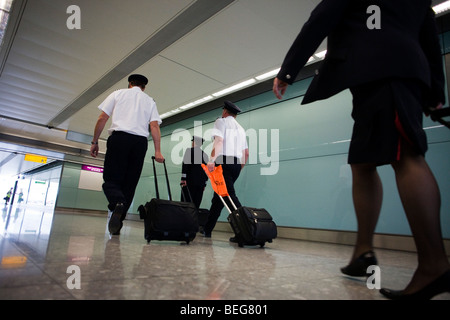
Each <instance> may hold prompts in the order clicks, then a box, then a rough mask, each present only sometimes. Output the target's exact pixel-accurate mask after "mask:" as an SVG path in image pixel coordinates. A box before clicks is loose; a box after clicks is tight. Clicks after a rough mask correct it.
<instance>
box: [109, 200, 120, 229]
mask: <svg viewBox="0 0 450 320" xmlns="http://www.w3.org/2000/svg"><path fill="white" fill-rule="evenodd" d="M123 209H124V207H123V204H122V203H118V204H117V205H116V208H115V209H114V211H113V213H112V215H111V218H109V223H108V230H109V233H111V234H117V232H120V229H121V228H122V213H123ZM119 234H120V233H119Z"/></svg>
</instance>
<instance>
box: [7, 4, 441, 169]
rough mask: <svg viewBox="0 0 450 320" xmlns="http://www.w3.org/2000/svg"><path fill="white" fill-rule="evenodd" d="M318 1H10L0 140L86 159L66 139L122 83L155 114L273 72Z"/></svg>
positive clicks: (86, 128) (88, 131)
mask: <svg viewBox="0 0 450 320" xmlns="http://www.w3.org/2000/svg"><path fill="white" fill-rule="evenodd" d="M319 2H320V1H319V0H276V1H275V0H235V1H233V0H197V1H194V0H135V1H123V0H95V1H93V0H57V1H56V0H15V3H14V7H13V12H12V13H11V15H12V16H13V18H11V22H14V19H17V24H16V26H17V28H15V29H14V28H13V27H8V29H7V37H9V38H8V39H10V41H9V43H10V46H8V48H9V52H5V50H6V49H5V47H6V46H3V47H2V52H0V53H1V55H0V58H1V57H4V58H5V60H4V65H3V66H4V67H3V70H2V72H1V74H0V141H1V140H5V137H8V138H10V137H20V139H19V138H17V139H16V138H15V139H16V141H15V143H16V144H20V143H22V142H23V144H27V145H29V144H30V143H32V144H33V142H34V141H35V142H36V145H35V146H36V147H39V148H42V149H48V150H50V149H53V148H54V146H55V145H58V146H62V147H71V148H73V149H74V150H76V149H79V150H82V151H81V153H83V152H84V153H86V152H87V151H88V150H89V148H90V145H89V144H85V143H79V142H73V141H70V140H67V139H66V131H67V130H68V131H73V132H75V133H81V134H84V135H92V134H93V130H94V126H95V123H96V121H97V118H98V115H99V110H98V109H97V106H98V105H99V104H100V103H101V102H102V101H103V99H105V98H106V96H107V95H108V94H110V93H111V92H112V91H114V90H116V89H121V88H125V87H126V86H127V77H128V75H129V74H131V73H142V74H144V75H146V76H147V77H148V78H149V80H150V82H149V85H148V86H147V89H146V93H148V94H149V95H150V96H152V97H153V98H154V99H155V101H156V103H157V106H158V109H159V112H160V114H163V113H165V112H167V111H170V110H173V109H175V108H177V107H180V106H182V105H184V104H186V103H189V102H192V101H194V100H196V99H199V98H203V97H204V96H206V95H209V94H212V93H214V92H217V91H219V90H221V89H224V88H226V87H229V86H230V85H233V84H236V83H238V82H240V81H243V80H247V79H249V78H251V77H254V76H257V75H260V74H262V73H264V72H267V71H270V70H273V69H275V68H278V67H279V66H280V64H281V62H282V60H283V58H284V55H285V53H286V51H287V50H288V48H289V46H290V45H291V43H292V41H293V40H294V38H295V36H296V35H297V34H298V32H299V30H300V28H301V26H302V25H303V23H304V22H305V21H306V20H307V18H308V17H309V15H310V13H311V10H312V9H313V8H314V7H315V6H316V5H317V4H318V3H319ZM440 2H442V1H433V3H434V4H436V3H440ZM70 5H78V6H79V7H80V9H81V16H80V17H81V29H80V30H69V29H68V28H67V26H66V21H67V19H68V18H69V16H70V14H68V13H67V12H66V11H67V8H68V7H69V6H70ZM21 8H22V9H21ZM21 10H22V11H21ZM14 16H16V17H17V16H18V18H14ZM7 42H8V41H7ZM324 48H325V44H322V45H321V47H320V48H319V50H318V51H321V50H323V49H324ZM0 62H1V60H0ZM219 99H220V98H219ZM48 127H51V128H52V129H49V128H48ZM22 138H23V139H22ZM102 138H103V139H106V130H104V132H103V135H102ZM7 140H8V139H7ZM9 142H11V141H9ZM102 143H104V142H102ZM103 150H104V146H103ZM10 151H12V150H8V147H7V144H2V145H0V163H2V161H3V162H9V166H10V167H12V168H14V165H12V164H13V162H14V160H13V159H10V160H8V161H6V160H7V158H8V157H9V158H13V157H11V156H10ZM16 158H18V159H17V160H19V158H20V157H16ZM17 166H18V165H17ZM17 166H16V169H12V171H11V173H12V174H17V172H20V170H22V171H23V168H22V167H23V165H21V168H20V169H19V168H18V167H17ZM5 168H6V167H5V166H3V167H1V166H0V174H5V170H6V169H5ZM14 170H16V171H17V172H13V171H14ZM8 173H10V171H9V170H8Z"/></svg>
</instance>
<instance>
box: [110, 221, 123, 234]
mask: <svg viewBox="0 0 450 320" xmlns="http://www.w3.org/2000/svg"><path fill="white" fill-rule="evenodd" d="M122 227H123V222H122V221H120V228H119V230H117V231H116V232H114V233H111V234H112V235H113V236H120V230H122Z"/></svg>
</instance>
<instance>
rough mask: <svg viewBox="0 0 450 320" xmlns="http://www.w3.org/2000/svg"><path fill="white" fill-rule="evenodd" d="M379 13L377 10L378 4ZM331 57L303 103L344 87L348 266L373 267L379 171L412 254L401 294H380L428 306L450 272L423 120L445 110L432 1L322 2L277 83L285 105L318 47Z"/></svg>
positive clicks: (359, 270) (358, 270)
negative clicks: (389, 179) (352, 218)
mask: <svg viewBox="0 0 450 320" xmlns="http://www.w3.org/2000/svg"><path fill="white" fill-rule="evenodd" d="M374 4H375V5H374ZM325 37H328V39H327V54H326V56H325V60H324V62H323V64H322V66H321V67H320V69H319V70H317V71H316V76H315V77H314V79H313V81H312V82H311V85H310V86H309V88H308V90H307V92H306V94H305V97H304V99H303V101H302V104H306V103H310V102H313V101H316V100H320V99H326V98H328V97H331V96H333V95H335V94H336V93H338V92H340V91H342V90H344V89H347V88H349V89H350V91H351V93H352V95H353V112H352V117H353V119H354V121H355V122H354V127H353V133H352V138H351V143H350V149H349V155H348V163H349V164H350V166H351V169H352V175H353V187H352V188H353V203H354V208H355V212H356V218H357V222H358V233H357V240H356V245H355V247H354V251H353V256H352V258H351V259H350V263H349V265H347V266H346V267H343V268H342V269H341V271H342V272H343V273H344V274H346V275H351V276H366V272H367V271H366V270H367V267H368V266H369V265H375V264H377V259H376V257H375V253H374V251H373V235H374V231H375V227H376V224H377V222H378V217H379V214H380V210H381V204H382V196H383V189H382V183H381V180H380V177H379V175H378V172H377V167H378V166H381V165H386V164H390V165H391V166H392V168H393V169H394V173H395V177H396V181H397V188H398V191H399V194H400V198H401V201H402V204H403V208H404V210H405V213H406V216H407V219H408V222H409V225H410V227H411V231H412V235H413V237H414V241H415V244H416V247H417V254H418V266H417V269H416V271H415V273H414V276H413V277H412V279H411V281H410V282H409V284H408V285H407V286H406V288H405V289H404V290H390V289H386V288H382V289H381V290H380V292H381V294H383V295H384V296H386V297H387V298H390V299H431V298H432V297H434V296H435V295H437V294H440V293H443V292H446V291H449V292H450V264H449V261H448V258H447V255H446V253H445V248H444V244H443V239H442V231H441V225H440V206H441V198H440V192H439V187H438V185H437V182H436V180H435V178H434V175H433V173H432V172H431V170H430V168H429V166H428V164H427V162H426V161H425V152H426V151H427V147H428V145H427V139H426V134H425V131H424V130H423V127H422V121H423V112H425V114H426V115H428V114H429V112H430V110H433V109H436V108H441V107H442V105H443V103H444V102H445V94H444V85H445V81H444V73H443V64H442V57H441V50H440V44H439V40H438V36H437V28H436V23H435V15H434V11H433V10H432V8H431V1H430V0H395V1H392V0H378V1H375V2H373V3H372V2H370V1H364V0H341V1H336V0H323V1H321V2H320V3H319V4H318V5H317V7H316V8H315V9H314V10H313V12H312V13H311V16H310V18H309V20H308V21H307V22H306V23H305V25H304V26H303V28H302V30H301V31H300V33H299V35H298V36H297V38H296V39H295V41H294V43H293V44H292V46H291V48H290V50H289V51H288V53H287V55H286V57H285V59H284V62H283V64H282V66H281V69H280V71H279V73H278V75H277V77H276V78H275V80H274V83H273V91H274V93H275V95H276V96H277V97H278V98H279V99H281V98H282V96H283V94H284V93H285V91H286V89H287V87H288V85H290V84H292V83H293V82H294V80H295V78H296V77H297V75H298V73H299V71H300V69H301V68H302V67H303V66H304V65H305V64H306V62H307V61H308V59H309V57H311V56H312V55H313V53H314V52H315V50H316V49H317V48H318V46H319V45H320V44H321V43H322V41H323V40H324V39H325Z"/></svg>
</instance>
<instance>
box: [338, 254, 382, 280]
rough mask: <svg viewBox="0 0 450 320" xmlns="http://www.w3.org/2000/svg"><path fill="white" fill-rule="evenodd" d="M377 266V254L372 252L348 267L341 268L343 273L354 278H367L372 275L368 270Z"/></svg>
mask: <svg viewBox="0 0 450 320" xmlns="http://www.w3.org/2000/svg"><path fill="white" fill-rule="evenodd" d="M377 264H378V262H377V258H376V257H375V253H374V252H373V251H372V250H370V251H367V252H366V253H363V254H362V255H360V256H359V257H358V258H357V259H355V260H354V261H353V262H352V263H350V264H349V265H348V266H346V267H343V268H341V272H342V273H343V274H346V275H348V276H352V277H366V276H367V275H370V273H367V268H368V267H369V266H372V265H377Z"/></svg>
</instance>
